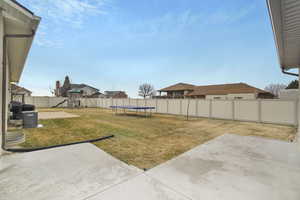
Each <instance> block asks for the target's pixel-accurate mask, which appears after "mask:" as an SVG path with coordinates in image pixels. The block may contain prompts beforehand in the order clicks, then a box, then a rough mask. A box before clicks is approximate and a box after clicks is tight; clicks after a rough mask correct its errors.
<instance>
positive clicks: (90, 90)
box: [54, 76, 100, 97]
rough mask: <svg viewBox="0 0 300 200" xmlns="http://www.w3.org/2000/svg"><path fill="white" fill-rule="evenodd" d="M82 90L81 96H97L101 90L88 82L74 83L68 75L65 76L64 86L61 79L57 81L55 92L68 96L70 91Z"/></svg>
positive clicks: (61, 95)
mask: <svg viewBox="0 0 300 200" xmlns="http://www.w3.org/2000/svg"><path fill="white" fill-rule="evenodd" d="M71 90H72V91H80V93H81V97H93V96H97V95H98V94H99V93H100V92H99V90H98V89H97V88H94V87H92V86H89V85H87V84H83V83H82V84H72V83H71V82H70V79H69V77H68V76H66V77H65V81H64V84H63V86H61V85H60V81H56V86H55V91H54V94H55V96H57V97H67V96H68V91H71Z"/></svg>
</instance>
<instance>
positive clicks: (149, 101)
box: [146, 99, 157, 112]
mask: <svg viewBox="0 0 300 200" xmlns="http://www.w3.org/2000/svg"><path fill="white" fill-rule="evenodd" d="M146 105H147V106H149V107H155V109H154V110H152V112H157V108H156V100H155V99H147V100H146Z"/></svg>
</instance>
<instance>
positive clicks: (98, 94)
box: [89, 92, 105, 98]
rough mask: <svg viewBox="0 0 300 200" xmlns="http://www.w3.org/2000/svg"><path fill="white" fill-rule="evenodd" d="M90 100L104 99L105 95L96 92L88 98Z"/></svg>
mask: <svg viewBox="0 0 300 200" xmlns="http://www.w3.org/2000/svg"><path fill="white" fill-rule="evenodd" d="M89 97H90V98H105V95H104V94H102V93H101V92H96V93H94V94H92V95H90V96H89Z"/></svg>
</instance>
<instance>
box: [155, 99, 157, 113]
mask: <svg viewBox="0 0 300 200" xmlns="http://www.w3.org/2000/svg"><path fill="white" fill-rule="evenodd" d="M157 107H158V99H156V100H155V110H156V113H158V109H157Z"/></svg>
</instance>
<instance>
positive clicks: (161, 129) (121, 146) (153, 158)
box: [23, 109, 296, 169]
mask: <svg viewBox="0 0 300 200" xmlns="http://www.w3.org/2000/svg"><path fill="white" fill-rule="evenodd" d="M41 111H47V112H49V111H64V112H68V113H70V114H74V115H78V116H79V117H77V118H67V119H49V120H40V123H41V124H43V125H44V128H40V129H26V130H24V131H25V133H26V143H24V145H23V146H25V147H41V146H49V145H55V144H63V143H69V142H75V141H78V140H86V139H94V138H98V137H102V136H106V135H110V134H114V135H115V136H116V137H115V138H112V139H109V140H105V141H102V142H96V143H95V145H96V146H98V147H99V148H101V149H103V150H104V151H106V152H108V153H110V154H111V155H113V156H115V157H117V158H118V159H120V160H122V161H124V162H126V163H128V164H131V165H134V166H137V167H139V168H147V169H148V168H152V167H154V166H156V165H158V164H160V163H162V162H165V161H166V160H169V159H171V158H173V157H175V156H177V155H179V154H181V153H183V152H185V151H188V150H190V149H191V148H193V147H195V146H197V145H199V144H203V143H205V142H206V141H208V140H211V139H213V138H215V137H217V136H220V135H222V134H225V133H232V134H238V135H254V136H261V137H266V138H272V139H280V140H286V141H287V140H289V139H291V138H293V137H294V136H295V133H296V129H295V128H294V127H291V126H282V125H274V124H259V123H251V122H238V121H227V120H214V119H206V118H192V119H191V120H189V121H186V120H185V118H184V117H182V116H173V115H158V114H154V115H153V117H152V118H143V117H133V116H124V115H114V114H113V113H112V112H111V111H110V110H105V109H78V110H76V109H73V110H71V109H50V110H49V109H47V110H41Z"/></svg>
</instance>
